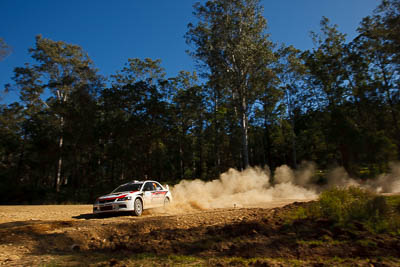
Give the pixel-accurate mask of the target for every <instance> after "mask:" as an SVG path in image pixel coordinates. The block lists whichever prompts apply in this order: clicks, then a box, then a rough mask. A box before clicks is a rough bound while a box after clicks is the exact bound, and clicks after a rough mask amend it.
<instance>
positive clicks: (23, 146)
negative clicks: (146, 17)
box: [0, 0, 400, 204]
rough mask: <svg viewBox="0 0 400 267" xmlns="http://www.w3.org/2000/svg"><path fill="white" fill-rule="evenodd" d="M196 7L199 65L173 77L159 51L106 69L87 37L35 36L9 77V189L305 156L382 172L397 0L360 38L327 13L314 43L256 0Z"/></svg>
mask: <svg viewBox="0 0 400 267" xmlns="http://www.w3.org/2000/svg"><path fill="white" fill-rule="evenodd" d="M193 8H194V15H195V21H194V22H192V23H189V22H188V23H189V24H188V27H187V33H186V35H185V36H184V39H185V40H186V42H187V44H188V46H189V47H190V51H189V53H190V55H191V56H192V57H193V60H194V61H195V62H196V66H197V71H196V72H188V71H185V70H182V71H181V72H179V74H178V75H177V76H176V77H166V73H165V69H164V68H163V67H162V62H161V61H160V60H158V59H151V58H146V59H139V58H128V59H127V60H126V64H125V65H124V66H121V69H120V70H119V71H118V72H116V73H115V74H113V75H110V76H109V77H104V76H102V75H100V74H99V73H98V72H99V71H98V70H97V69H96V68H95V64H94V62H92V60H91V59H90V58H89V57H88V55H87V53H86V52H85V51H84V50H83V48H82V47H80V46H78V45H75V44H68V43H65V42H63V41H56V40H50V39H48V38H46V37H44V36H41V35H37V36H36V40H35V45H34V47H32V48H31V49H29V53H30V56H31V58H32V60H31V63H26V64H25V65H23V66H19V67H16V68H15V69H14V73H13V77H12V81H13V82H12V83H10V84H7V85H4V88H3V90H4V91H6V92H7V91H15V92H18V95H19V100H18V101H16V102H14V103H8V104H4V103H2V104H0V203H2V204H6V203H31V204H33V203H61V202H63V203H66V202H72V203H74V202H80V203H85V202H86V203H91V202H92V201H93V200H94V199H95V197H96V196H98V195H99V194H101V193H105V192H108V191H111V190H112V189H113V188H114V187H116V186H117V185H119V184H121V183H123V182H126V181H130V180H133V179H137V180H142V179H154V180H158V181H160V182H168V183H171V184H174V183H176V182H178V181H180V180H181V179H196V178H198V179H202V180H211V179H215V178H218V176H219V175H220V174H221V173H223V172H225V171H227V170H228V169H229V168H235V169H237V170H243V169H245V168H248V167H255V166H259V167H262V168H264V167H266V166H268V168H269V169H270V170H271V171H273V170H274V169H275V168H276V167H278V166H281V165H283V164H286V165H289V166H290V167H291V168H293V169H296V168H298V166H299V165H300V164H301V163H302V162H304V161H309V162H315V164H316V165H317V166H318V169H319V170H329V169H331V168H334V167H337V166H342V167H343V168H344V169H345V170H346V171H347V172H348V173H349V175H351V176H352V177H358V178H360V179H373V178H374V177H376V176H377V175H379V174H380V173H383V172H386V171H388V168H389V163H390V162H395V161H398V160H400V90H399V87H400V34H399V33H400V1H399V0H383V1H382V2H381V3H380V4H379V5H378V6H377V8H376V9H375V11H374V12H373V13H372V14H371V15H370V16H367V17H365V18H363V19H362V21H360V23H359V26H358V30H357V36H356V37H355V38H354V39H353V40H346V35H345V34H343V33H341V32H340V31H339V30H338V26H337V25H335V24H332V23H331V22H330V21H329V19H328V18H325V17H323V18H322V19H321V23H320V32H315V33H312V34H311V38H313V41H314V48H313V49H311V50H306V51H301V50H299V49H297V48H295V47H293V46H286V45H284V44H279V45H278V44H276V43H274V42H272V41H271V39H270V36H269V34H268V27H267V20H266V18H264V17H263V15H262V10H263V7H262V6H261V4H260V1H259V0H216V1H208V2H206V3H204V4H200V3H198V4H196V5H195V6H194V7H193ZM8 53H10V49H9V47H8V45H7V44H6V40H3V39H1V38H0V60H2V59H4V57H5V56H7V54H8ZM322 180H323V179H322ZM321 182H323V181H321Z"/></svg>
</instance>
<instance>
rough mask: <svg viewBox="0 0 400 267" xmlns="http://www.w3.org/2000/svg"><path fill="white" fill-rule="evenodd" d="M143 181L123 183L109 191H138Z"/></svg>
mask: <svg viewBox="0 0 400 267" xmlns="http://www.w3.org/2000/svg"><path fill="white" fill-rule="evenodd" d="M142 184H143V183H135V184H123V185H120V186H118V187H117V188H116V189H114V191H112V192H111V193H120V192H128V191H139V190H140V187H142Z"/></svg>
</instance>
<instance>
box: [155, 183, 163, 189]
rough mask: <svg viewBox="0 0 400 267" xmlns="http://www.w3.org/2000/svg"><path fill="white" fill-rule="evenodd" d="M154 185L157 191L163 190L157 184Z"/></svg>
mask: <svg viewBox="0 0 400 267" xmlns="http://www.w3.org/2000/svg"><path fill="white" fill-rule="evenodd" d="M154 185H155V187H156V190H157V191H159V190H163V189H162V187H161V185H160V184H159V183H154Z"/></svg>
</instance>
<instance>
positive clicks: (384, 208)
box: [289, 187, 400, 233]
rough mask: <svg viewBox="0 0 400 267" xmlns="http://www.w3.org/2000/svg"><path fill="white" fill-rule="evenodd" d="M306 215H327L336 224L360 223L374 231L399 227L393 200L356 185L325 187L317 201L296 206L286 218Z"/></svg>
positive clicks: (390, 230) (315, 216) (296, 218)
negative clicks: (328, 188)
mask: <svg viewBox="0 0 400 267" xmlns="http://www.w3.org/2000/svg"><path fill="white" fill-rule="evenodd" d="M309 218H310V219H313V220H315V219H328V220H330V221H332V222H333V223H335V224H337V225H338V226H341V227H350V228H351V227H353V226H354V224H357V223H358V224H359V223H361V224H364V225H365V227H366V228H368V229H370V230H371V231H375V232H394V233H396V232H397V231H399V230H400V213H399V211H398V210H396V204H393V202H392V200H390V201H388V200H387V198H386V197H384V196H379V195H375V194H374V193H371V192H369V191H367V190H364V189H361V188H358V187H350V188H338V187H336V188H333V189H330V190H327V191H324V192H323V193H322V194H321V195H320V197H319V199H318V201H316V202H315V203H312V205H310V206H309V207H307V208H299V209H297V211H296V212H295V213H294V214H292V215H291V216H290V217H289V220H291V221H293V220H298V219H309Z"/></svg>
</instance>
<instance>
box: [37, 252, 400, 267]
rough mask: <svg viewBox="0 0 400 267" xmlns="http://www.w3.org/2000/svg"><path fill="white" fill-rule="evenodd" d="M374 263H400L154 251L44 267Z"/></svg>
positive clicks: (71, 258) (78, 258)
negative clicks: (219, 255) (157, 252)
mask: <svg viewBox="0 0 400 267" xmlns="http://www.w3.org/2000/svg"><path fill="white" fill-rule="evenodd" d="M371 262H386V263H388V264H389V265H398V264H399V263H400V262H399V260H398V259H393V258H391V257H379V258H372V259H358V258H340V257H332V258H316V259H312V260H300V259H289V258H262V257H257V258H242V257H212V258H206V257H194V256H187V255H156V254H151V253H142V254H133V255H132V254H129V255H125V254H117V253H115V252H114V253H112V254H104V253H90V254H79V253H78V254H73V255H68V256H59V257H58V258H57V259H55V260H54V261H52V262H51V263H48V264H42V265H40V266H42V267H58V266H97V267H100V266H113V265H116V266H128V267H129V266H143V267H147V266H270V265H272V266H275V265H278V266H281V265H282V266H312V265H315V264H324V265H327V266H343V265H345V266H353V265H357V264H360V263H361V264H363V265H365V264H366V265H368V264H369V263H371Z"/></svg>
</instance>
